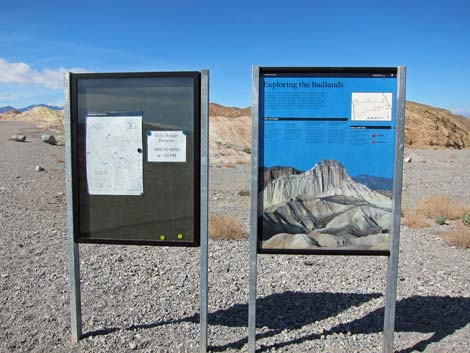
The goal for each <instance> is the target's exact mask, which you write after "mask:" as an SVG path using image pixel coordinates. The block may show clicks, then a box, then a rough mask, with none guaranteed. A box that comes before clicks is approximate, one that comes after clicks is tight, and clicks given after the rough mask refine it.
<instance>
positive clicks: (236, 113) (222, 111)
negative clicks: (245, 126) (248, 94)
mask: <svg viewBox="0 0 470 353" xmlns="http://www.w3.org/2000/svg"><path fill="white" fill-rule="evenodd" d="M209 115H210V116H222V117H226V118H239V117H242V116H251V107H246V108H237V107H225V106H223V105H220V104H217V103H210V105H209Z"/></svg>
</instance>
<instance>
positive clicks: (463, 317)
mask: <svg viewBox="0 0 470 353" xmlns="http://www.w3.org/2000/svg"><path fill="white" fill-rule="evenodd" d="M383 320H384V308H380V309H378V310H375V311H373V312H371V313H369V314H367V315H366V316H364V317H362V318H360V319H356V320H353V321H350V322H348V323H344V324H340V325H338V326H336V327H333V328H331V330H329V331H325V332H323V334H324V335H325V336H326V335H332V334H335V333H340V332H342V333H346V332H347V331H350V332H351V333H352V334H359V333H361V334H368V333H381V332H383V323H384V321H383ZM469 323H470V298H467V297H438V296H426V297H423V296H413V297H410V298H405V299H402V300H400V301H398V302H397V305H396V325H395V332H419V333H433V335H432V336H430V337H429V338H427V339H425V340H422V341H420V342H418V343H416V344H415V345H414V346H412V347H409V348H405V349H401V350H399V351H396V353H411V352H415V351H419V352H422V351H423V350H424V349H425V348H426V347H427V346H428V345H429V344H431V343H434V342H439V341H441V340H442V339H444V338H445V337H447V336H449V335H451V334H453V333H454V332H455V331H456V330H458V329H461V328H463V327H465V326H466V325H467V324H469ZM263 337H266V336H264V335H257V338H263ZM319 338H320V335H318V334H311V335H306V336H303V337H300V338H297V339H295V340H290V341H285V342H282V343H277V344H273V345H269V346H263V347H261V348H260V349H258V350H257V352H263V351H269V350H270V349H272V348H281V347H285V346H289V345H294V344H300V343H302V342H305V341H309V340H316V339H319ZM228 346H229V345H228Z"/></svg>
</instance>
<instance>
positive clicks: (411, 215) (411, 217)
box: [401, 208, 428, 228]
mask: <svg viewBox="0 0 470 353" xmlns="http://www.w3.org/2000/svg"><path fill="white" fill-rule="evenodd" d="M401 224H403V225H405V226H407V227H413V228H422V227H427V226H428V222H427V220H426V218H425V217H424V216H423V215H421V214H418V213H417V212H416V211H410V210H408V209H407V208H403V209H402V219H401Z"/></svg>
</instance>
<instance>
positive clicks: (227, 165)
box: [223, 162, 235, 168]
mask: <svg viewBox="0 0 470 353" xmlns="http://www.w3.org/2000/svg"><path fill="white" fill-rule="evenodd" d="M223 166H224V168H235V163H232V162H226V163H224V164H223Z"/></svg>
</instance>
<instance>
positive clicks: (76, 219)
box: [69, 71, 201, 247]
mask: <svg viewBox="0 0 470 353" xmlns="http://www.w3.org/2000/svg"><path fill="white" fill-rule="evenodd" d="M158 77H164V78H172V77H177V78H180V77H186V78H192V80H193V85H194V86H193V92H194V97H193V100H194V121H193V124H194V125H193V126H194V146H193V147H194V148H193V153H194V156H193V158H194V173H193V175H194V233H193V234H194V237H193V241H185V240H178V241H162V240H160V239H155V240H150V239H145V240H144V239H109V238H102V239H100V238H96V237H94V238H86V237H83V236H81V235H82V233H81V230H80V211H81V208H80V197H79V172H80V170H79V158H78V157H79V156H78V154H79V147H80V146H79V132H78V131H79V128H78V120H79V119H78V81H79V80H81V79H109V78H158ZM69 84H70V87H69V92H70V133H71V136H70V137H71V141H70V144H71V154H72V163H71V172H72V199H73V202H72V203H73V241H74V242H75V243H77V244H78V243H89V244H114V245H151V246H176V247H199V246H200V242H201V233H200V228H201V227H200V225H201V224H200V221H201V219H200V218H201V73H200V72H199V71H178V72H135V73H133V72H126V73H70V81H69Z"/></svg>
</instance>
